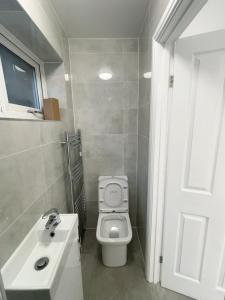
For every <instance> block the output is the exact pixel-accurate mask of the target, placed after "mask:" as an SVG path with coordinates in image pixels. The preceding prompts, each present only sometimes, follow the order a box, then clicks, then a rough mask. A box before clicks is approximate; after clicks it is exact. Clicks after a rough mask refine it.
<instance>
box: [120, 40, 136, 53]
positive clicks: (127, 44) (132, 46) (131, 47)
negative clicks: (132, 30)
mask: <svg viewBox="0 0 225 300" xmlns="http://www.w3.org/2000/svg"><path fill="white" fill-rule="evenodd" d="M122 47H123V52H138V39H122Z"/></svg>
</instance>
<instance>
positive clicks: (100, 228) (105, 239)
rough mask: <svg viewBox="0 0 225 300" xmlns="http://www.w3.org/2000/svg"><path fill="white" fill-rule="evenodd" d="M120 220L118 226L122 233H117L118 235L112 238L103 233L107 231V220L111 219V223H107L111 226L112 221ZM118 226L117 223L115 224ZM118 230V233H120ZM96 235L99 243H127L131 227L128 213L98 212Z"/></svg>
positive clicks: (129, 239)
mask: <svg viewBox="0 0 225 300" xmlns="http://www.w3.org/2000/svg"><path fill="white" fill-rule="evenodd" d="M114 220H116V221H118V220H119V221H120V222H121V223H122V224H121V225H122V226H121V227H123V228H119V229H120V230H121V231H122V233H123V234H122V235H119V237H116V238H112V237H110V236H109V235H108V236H107V234H105V232H107V228H106V226H107V224H106V223H107V221H112V223H111V224H110V225H109V227H110V226H113V221H114ZM116 225H117V226H118V224H116ZM121 231H120V233H121ZM96 237H97V240H98V241H99V243H101V244H107V245H108V244H113V245H126V244H128V243H129V242H130V241H131V239H132V228H131V224H130V218H129V215H128V213H100V214H99V216H98V224H97V232H96Z"/></svg>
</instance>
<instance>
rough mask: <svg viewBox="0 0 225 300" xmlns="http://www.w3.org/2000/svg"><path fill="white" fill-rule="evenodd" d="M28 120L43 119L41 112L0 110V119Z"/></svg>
mask: <svg viewBox="0 0 225 300" xmlns="http://www.w3.org/2000/svg"><path fill="white" fill-rule="evenodd" d="M5 119H8V120H9V119H13V120H30V121H45V120H44V115H43V114H42V113H35V115H34V114H32V113H28V112H19V111H10V112H0V120H5Z"/></svg>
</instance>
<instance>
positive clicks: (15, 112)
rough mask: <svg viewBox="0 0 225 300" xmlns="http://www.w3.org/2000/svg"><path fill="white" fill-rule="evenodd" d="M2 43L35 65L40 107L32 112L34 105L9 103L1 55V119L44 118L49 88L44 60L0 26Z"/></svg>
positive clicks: (0, 42) (0, 41)
mask: <svg viewBox="0 0 225 300" xmlns="http://www.w3.org/2000/svg"><path fill="white" fill-rule="evenodd" d="M0 44H2V45H3V46H5V47H6V48H8V49H9V50H10V51H12V52H13V53H15V55H17V56H19V57H20V58H21V59H23V60H24V61H25V62H27V63H28V64H29V65H31V66H32V67H34V69H35V75H36V84H37V91H38V97H39V106H40V109H35V111H37V113H32V112H31V111H32V110H34V108H32V107H28V106H22V105H17V104H13V103H9V100H8V95H7V90H6V84H5V77H4V72H3V66H2V62H1V57H0V119H4V118H7V119H8V118H9V119H11V118H12V119H31V120H40V119H43V113H42V107H43V98H47V88H46V81H45V75H44V62H43V61H41V60H40V59H39V58H38V57H36V56H35V55H34V54H33V53H32V52H31V51H30V50H29V49H27V48H26V46H24V45H23V44H22V43H21V42H20V41H19V40H18V39H17V38H16V37H14V36H13V35H12V34H10V33H9V32H8V31H7V30H6V29H5V28H3V26H0Z"/></svg>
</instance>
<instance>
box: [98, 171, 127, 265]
mask: <svg viewBox="0 0 225 300" xmlns="http://www.w3.org/2000/svg"><path fill="white" fill-rule="evenodd" d="M98 181H99V183H98V211H99V215H98V225H97V232H96V237H97V240H98V241H99V243H100V244H101V245H102V260H103V264H104V265H106V266H108V267H119V266H123V265H125V264H126V262H127V244H128V243H129V242H130V241H131V239H132V228H131V224H130V218H129V214H128V212H129V197H128V179H127V176H100V177H99V179H98Z"/></svg>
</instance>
